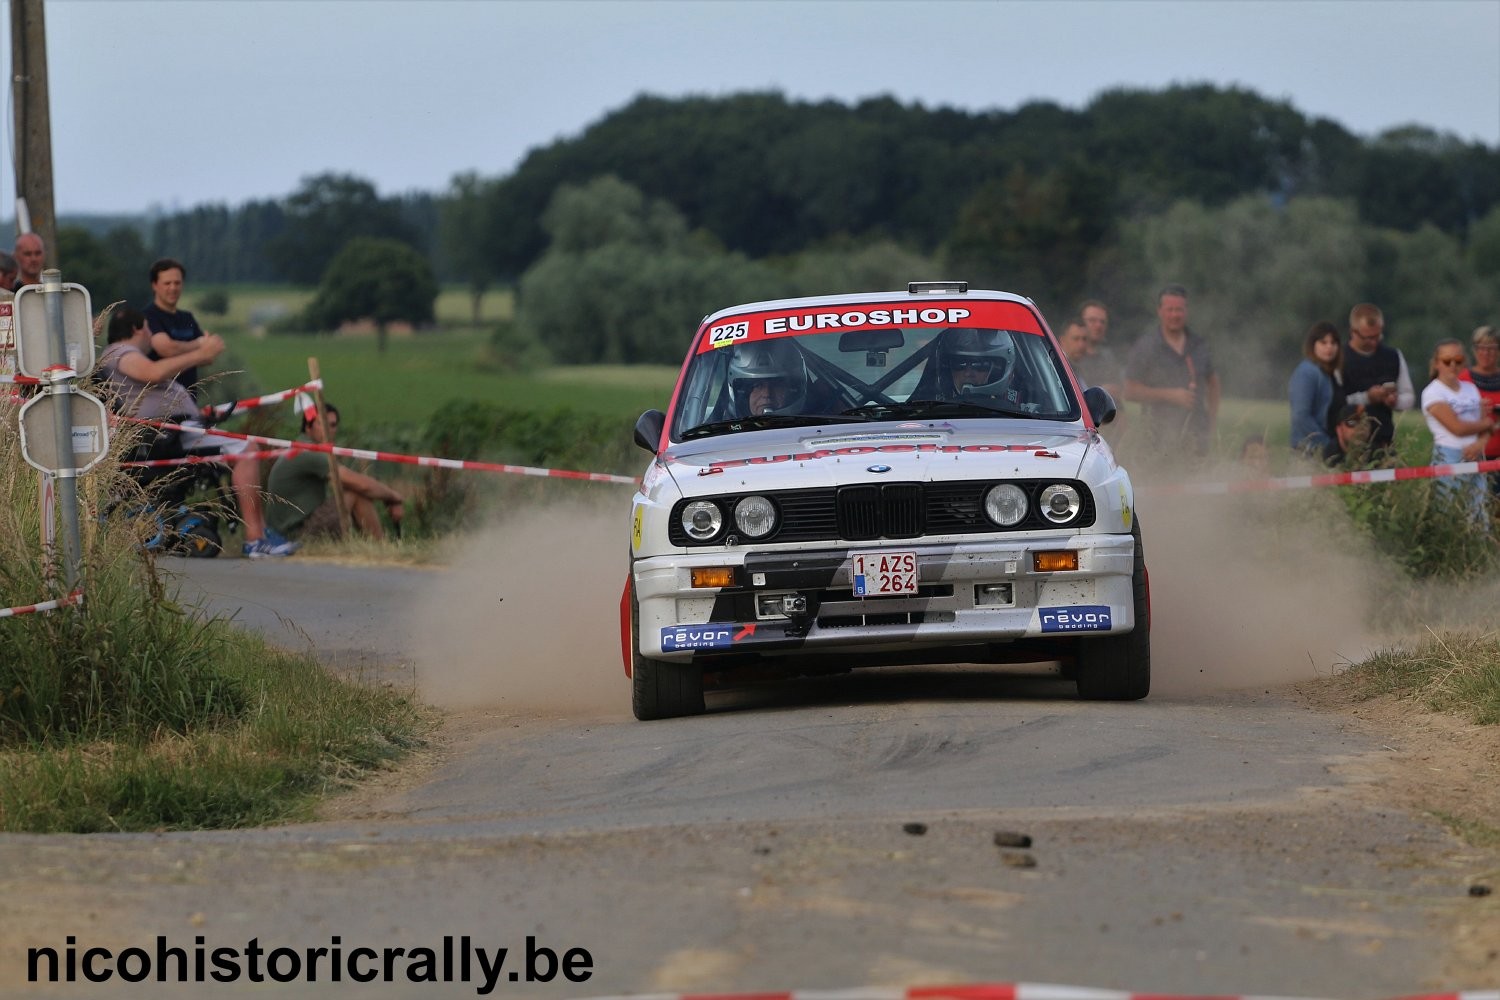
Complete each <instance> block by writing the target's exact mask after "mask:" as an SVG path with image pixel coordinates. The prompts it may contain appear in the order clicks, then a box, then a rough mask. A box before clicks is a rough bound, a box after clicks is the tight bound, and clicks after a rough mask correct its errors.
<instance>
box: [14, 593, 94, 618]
mask: <svg viewBox="0 0 1500 1000" xmlns="http://www.w3.org/2000/svg"><path fill="white" fill-rule="evenodd" d="M82 603H83V591H81V590H75V591H73V592H72V593H71V594H69V595H68V596H67V597H63V598H59V599H58V600H55V601H43V602H42V603H41V604H27V605H24V606H22V607H19V608H0V618H14V617H15V616H16V615H34V614H36V613H37V612H39V611H56V610H57V609H58V608H66V607H68V606H69V605H71V604H80V605H81V604H82Z"/></svg>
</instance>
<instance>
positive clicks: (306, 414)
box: [292, 392, 318, 424]
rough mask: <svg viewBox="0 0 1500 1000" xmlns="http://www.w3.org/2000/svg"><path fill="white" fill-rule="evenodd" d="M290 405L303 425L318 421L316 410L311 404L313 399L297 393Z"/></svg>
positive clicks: (303, 393) (305, 394)
mask: <svg viewBox="0 0 1500 1000" xmlns="http://www.w3.org/2000/svg"><path fill="white" fill-rule="evenodd" d="M292 405H293V406H294V407H296V410H297V415H298V416H299V417H301V418H302V420H303V422H304V423H309V424H310V423H313V422H314V421H316V420H317V419H318V408H317V406H315V405H314V404H313V398H312V397H311V396H309V395H308V394H307V393H305V392H299V393H297V400H296V402H295V403H293V404H292Z"/></svg>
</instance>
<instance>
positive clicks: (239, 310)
mask: <svg viewBox="0 0 1500 1000" xmlns="http://www.w3.org/2000/svg"><path fill="white" fill-rule="evenodd" d="M223 290H224V291H226V292H228V294H229V311H228V312H227V313H225V314H224V315H222V316H220V315H210V314H208V313H205V312H203V311H202V306H201V305H200V304H199V303H198V301H197V300H196V299H195V297H194V295H193V293H192V292H189V293H188V294H187V295H186V296H184V303H185V306H186V308H188V309H190V310H193V311H194V312H195V313H196V314H197V316H198V321H199V322H200V323H202V324H203V326H204V328H205V329H208V330H212V331H213V332H214V333H222V334H224V335H226V336H229V335H234V334H240V333H254V332H256V331H257V330H258V329H262V328H264V327H265V326H266V324H267V323H269V322H272V321H274V320H276V319H278V318H281V317H284V316H292V315H295V314H296V313H298V312H300V311H301V310H302V309H303V308H304V307H305V306H306V305H307V304H308V303H309V302H311V301H312V297H313V290H312V289H311V288H291V287H288V286H286V285H231V286H229V287H227V288H225V289H223ZM206 291H208V289H201V290H200V292H199V294H200V295H201V294H202V292H206ZM433 311H434V312H435V313H436V315H437V325H438V326H439V327H440V328H442V329H445V330H450V329H455V328H459V327H472V326H473V322H474V305H473V298H472V296H470V294H469V292H468V291H467V290H466V289H463V288H456V287H452V286H450V287H446V288H444V289H443V290H442V291H441V292H440V293H439V294H438V299H437V303H436V305H435V306H434V307H433ZM514 312H515V296H514V295H512V294H511V292H510V290H509V289H500V290H492V291H488V292H486V293H485V294H484V297H483V298H482V299H481V300H480V309H479V317H480V325H481V326H482V327H484V328H485V329H492V328H493V327H494V325H495V324H496V323H498V322H500V321H501V320H507V319H510V318H511V317H512V316H513V315H514Z"/></svg>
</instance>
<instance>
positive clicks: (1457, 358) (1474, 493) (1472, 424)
mask: <svg viewBox="0 0 1500 1000" xmlns="http://www.w3.org/2000/svg"><path fill="white" fill-rule="evenodd" d="M1468 360H1469V359H1468V357H1467V356H1466V355H1465V354H1464V345H1463V344H1461V343H1459V342H1458V341H1457V340H1452V339H1450V340H1440V341H1438V344H1437V347H1435V348H1434V349H1433V352H1432V362H1431V365H1430V369H1429V370H1430V373H1431V374H1432V376H1433V379H1432V381H1431V382H1428V383H1427V388H1425V389H1423V390H1422V416H1424V417H1426V418H1427V429H1428V430H1430V431H1432V464H1433V465H1456V464H1458V463H1460V462H1475V461H1478V460H1479V459H1480V458H1481V457H1482V456H1483V455H1484V448H1485V444H1486V442H1487V441H1488V440H1489V437H1490V434H1491V433H1492V432H1493V431H1494V430H1495V415H1494V414H1493V413H1492V412H1490V411H1488V410H1486V409H1485V406H1484V401H1483V400H1482V399H1480V398H1479V390H1478V389H1476V388H1475V387H1474V383H1472V382H1461V381H1459V378H1458V373H1459V372H1460V371H1462V370H1463V367H1464V365H1465V364H1467V363H1468ZM1438 482H1439V483H1441V484H1442V486H1443V488H1444V489H1445V490H1449V491H1452V492H1454V493H1457V494H1458V495H1459V496H1460V497H1462V498H1463V499H1464V500H1465V501H1466V502H1467V503H1468V505H1469V507H1470V510H1471V511H1472V512H1473V515H1474V518H1475V520H1478V521H1481V522H1482V521H1483V520H1484V516H1485V494H1486V492H1487V491H1486V490H1485V483H1484V477H1483V476H1481V475H1479V474H1477V473H1476V474H1473V475H1467V476H1444V477H1443V478H1441V479H1439V480H1438Z"/></svg>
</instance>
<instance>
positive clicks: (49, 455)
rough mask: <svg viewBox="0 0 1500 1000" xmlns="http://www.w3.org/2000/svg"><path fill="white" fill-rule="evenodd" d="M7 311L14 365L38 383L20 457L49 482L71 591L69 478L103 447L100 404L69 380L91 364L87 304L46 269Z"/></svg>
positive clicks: (74, 529)
mask: <svg viewBox="0 0 1500 1000" xmlns="http://www.w3.org/2000/svg"><path fill="white" fill-rule="evenodd" d="M13 312H14V320H15V330H14V333H15V342H16V367H17V368H19V369H20V371H21V374H22V375H30V376H31V377H32V378H36V379H40V380H41V383H42V384H41V394H40V395H38V396H36V397H34V398H32V399H30V400H28V401H27V402H26V404H25V405H24V406H22V407H21V413H20V425H21V456H22V457H23V458H25V459H26V461H27V463H28V464H29V465H31V466H32V467H34V468H36V469H40V470H41V471H43V472H45V473H48V474H49V475H50V476H51V477H52V479H53V480H54V481H55V482H56V484H57V495H58V499H59V500H60V501H61V503H62V515H63V516H62V521H63V554H64V559H65V567H66V572H67V584H68V589H69V590H70V591H71V590H73V589H74V588H75V587H76V586H77V585H78V575H79V571H80V565H81V562H82V541H81V538H80V533H79V526H78V482H77V478H78V476H80V475H82V474H83V473H85V472H87V471H88V470H90V469H92V468H93V467H94V466H95V465H97V464H99V462H100V461H101V460H102V459H103V458H104V456H105V455H106V454H107V453H108V452H109V415H108V413H106V411H105V409H104V404H103V403H101V402H99V400H98V399H97V398H95V397H94V396H91V395H89V394H88V393H86V392H83V391H81V390H80V389H79V388H78V387H77V386H76V385H74V382H76V381H77V379H78V373H79V372H80V371H85V372H86V371H89V370H90V369H92V368H93V367H94V323H93V304H92V303H91V302H90V301H89V293H88V289H86V288H84V287H83V286H82V285H73V284H69V285H65V284H63V281H62V272H60V271H58V270H56V269H49V270H46V271H43V272H42V283H41V284H40V285H24V286H22V287H21V289H20V290H19V291H17V292H16V298H15V302H14V305H13ZM46 492H47V491H45V490H43V494H44V495H45V493H46ZM43 520H44V521H45V520H46V517H45V516H44V518H43Z"/></svg>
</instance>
